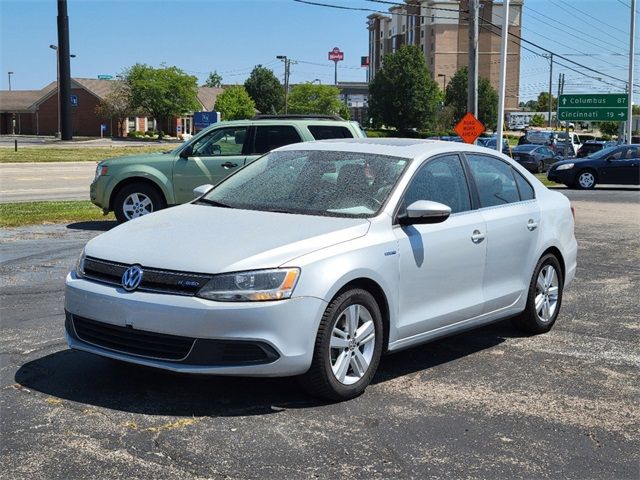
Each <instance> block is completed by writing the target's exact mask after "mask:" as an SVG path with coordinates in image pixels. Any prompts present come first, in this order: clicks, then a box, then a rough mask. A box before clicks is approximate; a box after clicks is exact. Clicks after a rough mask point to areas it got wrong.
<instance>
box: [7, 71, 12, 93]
mask: <svg viewBox="0 0 640 480" xmlns="http://www.w3.org/2000/svg"><path fill="white" fill-rule="evenodd" d="M7 74H8V75H9V91H11V75H13V72H7Z"/></svg>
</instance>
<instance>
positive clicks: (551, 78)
mask: <svg viewBox="0 0 640 480" xmlns="http://www.w3.org/2000/svg"><path fill="white" fill-rule="evenodd" d="M544 56H545V57H546V58H548V59H549V121H548V123H547V125H549V128H551V111H552V108H553V96H552V91H551V86H552V84H553V53H549V54H548V55H544Z"/></svg>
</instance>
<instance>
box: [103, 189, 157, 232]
mask: <svg viewBox="0 0 640 480" xmlns="http://www.w3.org/2000/svg"><path fill="white" fill-rule="evenodd" d="M165 206H166V204H165V201H164V197H163V196H162V194H161V193H159V192H158V190H157V189H156V188H154V187H153V186H151V185H149V184H147V183H132V184H129V185H125V186H124V187H122V188H120V189H119V190H118V191H117V193H116V195H115V197H114V200H113V211H114V213H115V214H116V218H117V219H118V222H120V223H123V222H128V221H129V220H133V219H134V218H138V217H142V216H144V215H148V214H150V213H153V212H155V211H157V210H160V209H162V208H164V207H165Z"/></svg>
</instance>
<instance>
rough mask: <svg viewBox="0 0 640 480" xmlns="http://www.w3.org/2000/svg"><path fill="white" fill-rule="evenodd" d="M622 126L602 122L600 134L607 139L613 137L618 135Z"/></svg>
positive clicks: (616, 123)
mask: <svg viewBox="0 0 640 480" xmlns="http://www.w3.org/2000/svg"><path fill="white" fill-rule="evenodd" d="M619 125H620V124H619V123H618V122H600V124H599V125H598V128H599V129H600V133H602V135H605V136H607V137H612V136H614V135H617V134H618V126H619Z"/></svg>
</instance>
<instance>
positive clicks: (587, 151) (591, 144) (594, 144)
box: [576, 140, 616, 158]
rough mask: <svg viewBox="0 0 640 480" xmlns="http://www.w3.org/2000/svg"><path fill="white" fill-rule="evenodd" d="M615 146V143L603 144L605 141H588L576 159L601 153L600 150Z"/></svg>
mask: <svg viewBox="0 0 640 480" xmlns="http://www.w3.org/2000/svg"><path fill="white" fill-rule="evenodd" d="M615 145H616V143H615V142H603V141H598V140H589V141H587V142H586V143H584V144H583V145H582V146H581V147H580V150H578V154H577V155H576V157H578V158H584V157H588V156H589V155H591V154H592V153H596V152H599V151H600V150H602V149H604V148H609V147H613V146H615Z"/></svg>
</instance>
